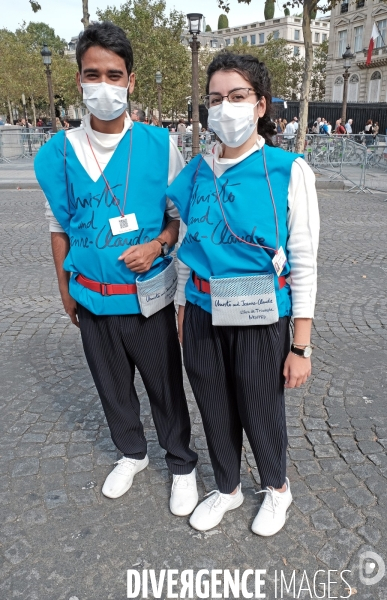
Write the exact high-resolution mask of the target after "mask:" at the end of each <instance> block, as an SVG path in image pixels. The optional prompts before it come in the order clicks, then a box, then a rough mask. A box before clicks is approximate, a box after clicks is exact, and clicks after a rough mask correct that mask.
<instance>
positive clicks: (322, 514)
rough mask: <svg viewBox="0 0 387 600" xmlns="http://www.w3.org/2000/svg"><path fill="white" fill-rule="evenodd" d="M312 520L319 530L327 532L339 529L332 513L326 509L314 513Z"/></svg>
mask: <svg viewBox="0 0 387 600" xmlns="http://www.w3.org/2000/svg"><path fill="white" fill-rule="evenodd" d="M311 519H312V522H313V525H314V526H315V528H316V529H318V530H326V529H338V528H339V523H338V522H337V521H336V519H335V518H334V516H333V514H332V512H331V511H330V510H327V509H325V508H321V509H320V510H318V511H316V512H314V513H313V514H312V515H311Z"/></svg>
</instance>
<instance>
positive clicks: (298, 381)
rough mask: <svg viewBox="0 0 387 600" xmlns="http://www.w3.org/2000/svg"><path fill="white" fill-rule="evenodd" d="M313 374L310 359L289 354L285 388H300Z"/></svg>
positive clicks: (285, 371)
mask: <svg viewBox="0 0 387 600" xmlns="http://www.w3.org/2000/svg"><path fill="white" fill-rule="evenodd" d="M311 372H312V363H311V360H310V358H304V357H303V356H297V355H296V354H293V352H289V354H288V356H287V358H286V361H285V366H284V377H285V387H286V388H295V387H300V386H301V385H302V384H303V383H305V381H306V380H307V379H308V377H309V376H310V374H311Z"/></svg>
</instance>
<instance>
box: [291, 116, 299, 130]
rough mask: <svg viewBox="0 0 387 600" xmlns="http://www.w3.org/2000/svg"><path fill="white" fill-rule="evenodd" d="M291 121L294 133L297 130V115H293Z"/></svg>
mask: <svg viewBox="0 0 387 600" xmlns="http://www.w3.org/2000/svg"><path fill="white" fill-rule="evenodd" d="M292 123H293V129H294V133H297V131H298V119H297V117H293V121H292Z"/></svg>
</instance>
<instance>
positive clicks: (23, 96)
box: [21, 94, 32, 156]
mask: <svg viewBox="0 0 387 600" xmlns="http://www.w3.org/2000/svg"><path fill="white" fill-rule="evenodd" d="M21 98H22V104H23V109H24V120H25V122H26V129H27V136H28V137H27V139H28V151H29V153H30V156H32V148H31V138H30V136H29V133H30V128H29V126H28V117H27V107H26V97H25V95H24V94H22V97H21Z"/></svg>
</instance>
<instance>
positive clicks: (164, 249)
mask: <svg viewBox="0 0 387 600" xmlns="http://www.w3.org/2000/svg"><path fill="white" fill-rule="evenodd" d="M154 241H156V242H158V243H159V244H160V246H161V250H160V256H167V255H168V253H169V246H168V244H167V242H163V240H160V238H158V237H157V238H153V240H152V242H154Z"/></svg>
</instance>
